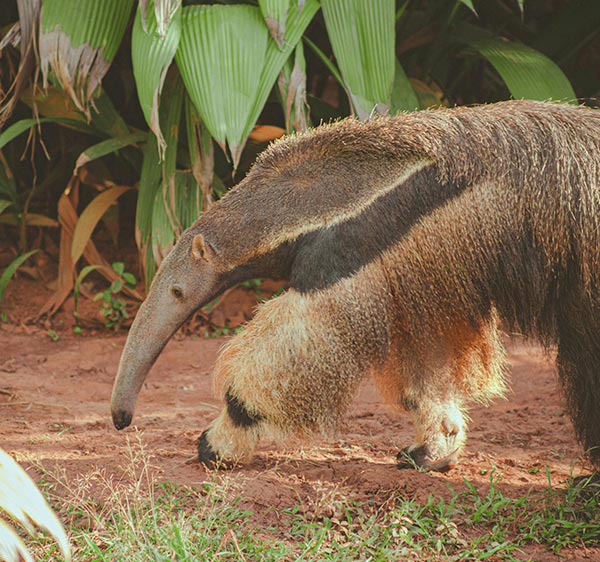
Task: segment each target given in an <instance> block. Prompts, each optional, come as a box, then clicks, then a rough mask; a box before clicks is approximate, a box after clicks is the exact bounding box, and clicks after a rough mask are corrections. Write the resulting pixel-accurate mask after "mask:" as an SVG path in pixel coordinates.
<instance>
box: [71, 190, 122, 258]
mask: <svg viewBox="0 0 600 562" xmlns="http://www.w3.org/2000/svg"><path fill="white" fill-rule="evenodd" d="M130 189H131V187H130V186H128V185H115V186H114V187H111V188H110V189H107V190H106V191H104V192H103V193H101V194H100V195H98V196H96V197H95V198H94V200H93V201H91V202H90V204H89V205H88V206H87V207H86V208H85V209H84V211H83V213H81V216H80V217H79V220H78V221H77V224H76V225H75V230H74V231H73V242H72V244H71V260H72V262H73V264H76V263H77V261H78V260H79V258H80V257H81V256H82V255H83V251H84V249H85V247H86V246H87V245H88V244H89V242H90V239H91V237H92V233H93V232H94V228H96V225H97V224H98V222H99V221H100V219H101V218H102V216H103V215H104V213H106V211H107V210H108V208H109V207H110V206H111V205H112V204H113V203H114V202H115V201H116V200H117V199H118V198H119V197H120V196H121V195H123V193H125V192H126V191H129V190H130Z"/></svg>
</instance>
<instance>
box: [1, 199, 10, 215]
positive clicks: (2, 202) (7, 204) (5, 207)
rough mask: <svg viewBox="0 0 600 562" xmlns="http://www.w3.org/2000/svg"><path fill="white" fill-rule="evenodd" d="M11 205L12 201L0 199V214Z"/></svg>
mask: <svg viewBox="0 0 600 562" xmlns="http://www.w3.org/2000/svg"><path fill="white" fill-rule="evenodd" d="M11 205H12V201H6V200H5V199H0V215H1V214H2V213H3V212H4V211H6V209H8V208H9V207H10V206H11Z"/></svg>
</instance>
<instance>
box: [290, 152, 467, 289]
mask: <svg viewBox="0 0 600 562" xmlns="http://www.w3.org/2000/svg"><path fill="white" fill-rule="evenodd" d="M463 187H464V186H458V185H455V184H451V183H444V184H442V183H440V182H439V180H438V174H437V170H436V167H435V165H434V164H431V165H428V166H426V167H424V168H421V169H420V170H418V171H416V172H415V173H414V174H412V175H411V176H410V177H409V178H408V179H407V180H405V181H404V182H402V183H401V184H399V185H398V186H397V187H396V188H395V189H393V190H391V191H389V192H388V193H387V194H385V195H384V196H382V197H380V198H378V199H376V200H375V201H374V202H373V203H372V204H371V205H369V206H368V207H366V208H365V209H364V210H363V212H362V213H360V214H359V215H357V216H355V217H352V218H350V219H348V220H345V221H343V222H340V223H337V224H335V225H331V226H329V227H326V228H323V229H321V230H317V231H315V232H310V233H307V234H305V235H303V236H301V237H300V238H299V239H298V240H297V241H296V244H297V246H296V252H295V253H296V258H295V260H294V264H293V268H292V276H291V286H292V287H293V288H294V289H296V290H298V291H300V292H304V293H306V292H310V291H314V290H318V289H324V288H326V287H329V286H330V285H333V284H334V283H336V282H337V281H339V280H341V279H343V278H345V277H349V276H351V275H353V274H354V273H356V272H357V271H358V270H359V269H360V268H361V267H363V266H365V265H367V264H368V263H370V262H371V261H373V260H374V259H375V258H376V257H377V256H379V255H381V254H382V253H383V252H384V251H385V250H387V249H388V248H390V247H391V246H393V245H394V244H395V243H397V242H398V241H399V240H400V239H401V238H402V237H403V236H404V235H405V234H406V233H407V232H408V230H409V229H410V228H411V227H412V226H413V225H414V224H415V223H416V222H417V221H418V220H419V219H420V218H421V217H423V216H424V215H427V214H428V213H430V212H432V211H433V210H434V209H436V208H437V207H440V206H442V205H444V204H445V203H446V202H448V200H450V199H452V198H454V197H456V196H458V195H460V193H461V192H462V188H463Z"/></svg>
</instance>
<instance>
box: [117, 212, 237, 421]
mask: <svg viewBox="0 0 600 562" xmlns="http://www.w3.org/2000/svg"><path fill="white" fill-rule="evenodd" d="M229 269H230V268H229V265H228V263H227V262H226V260H225V259H224V258H223V257H222V256H221V255H220V253H219V250H218V248H217V247H216V246H215V245H214V244H213V243H212V242H211V240H210V237H209V235H207V234H204V233H203V232H202V221H198V223H196V225H194V227H192V228H191V229H189V230H187V231H186V232H185V233H184V234H183V236H182V237H181V239H180V240H179V242H178V243H177V244H176V246H175V247H174V248H173V250H172V251H171V253H170V254H169V255H168V256H167V258H166V259H165V260H164V262H163V263H162V265H161V267H160V269H159V271H158V273H157V275H156V277H155V279H154V281H153V282H152V286H151V288H150V291H149V293H148V297H147V298H146V300H145V301H144V303H143V304H142V306H141V307H140V309H139V311H138V313H137V315H136V317H135V320H134V322H133V325H132V326H131V329H130V331H129V336H128V338H127V343H126V344H125V349H124V350H123V354H122V356H121V361H120V363H119V370H118V372H117V378H116V380H115V384H114V388H113V393H112V404H111V410H112V418H113V422H114V424H115V427H116V428H117V429H123V428H124V427H127V426H128V425H129V424H130V423H131V419H132V417H133V411H134V406H135V400H136V397H137V394H138V392H139V391H140V388H141V386H142V384H143V382H144V379H145V378H146V375H147V373H148V371H149V370H150V368H151V367H152V365H153V364H154V362H155V361H156V359H157V357H158V355H159V354H160V352H161V351H162V349H163V348H164V346H165V345H166V344H167V342H168V341H169V339H170V338H171V336H172V335H173V334H174V333H175V332H176V331H177V329H178V328H179V327H180V326H181V325H182V324H183V323H184V322H185V321H186V319H187V318H189V317H190V316H191V315H192V314H193V313H194V312H195V311H196V310H198V309H199V308H201V307H202V306H204V305H205V304H207V303H208V302H210V301H211V300H212V299H213V298H214V297H215V296H216V295H218V294H219V293H220V292H221V291H222V290H223V288H224V284H225V283H227V279H228V276H227V271H228V270H229Z"/></svg>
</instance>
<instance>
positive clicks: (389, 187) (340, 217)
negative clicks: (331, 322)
mask: <svg viewBox="0 0 600 562" xmlns="http://www.w3.org/2000/svg"><path fill="white" fill-rule="evenodd" d="M431 164H432V162H431V161H430V160H420V161H418V162H414V163H412V165H410V166H408V167H407V168H405V169H404V170H403V171H402V173H401V174H400V175H399V176H398V177H396V178H393V179H392V180H391V181H390V182H389V183H385V184H383V185H381V186H379V188H378V189H374V190H373V191H372V192H371V193H369V196H368V197H366V198H365V199H363V200H360V201H356V202H354V204H353V205H352V206H350V207H348V208H345V209H341V210H340V209H335V211H337V212H336V213H333V212H332V210H329V212H328V210H327V209H323V214H321V215H318V216H314V217H311V218H310V219H308V221H307V222H304V223H302V224H297V225H290V226H289V227H288V228H285V229H283V230H282V231H281V232H278V233H276V234H275V235H274V236H272V237H269V239H268V240H264V242H263V243H262V244H261V245H260V246H259V247H258V248H257V249H256V252H257V253H259V254H266V253H268V252H270V251H272V250H274V249H275V248H277V247H278V246H280V245H281V244H283V243H284V242H289V241H291V240H295V239H296V238H299V237H300V236H302V235H303V234H308V233H309V232H315V231H317V230H321V229H322V228H327V227H330V226H335V225H336V224H340V223H342V222H345V221H347V220H350V219H353V218H355V217H357V216H358V215H360V214H362V213H363V212H365V211H366V210H367V209H368V208H369V207H370V206H371V205H373V203H375V202H376V201H377V200H379V199H380V198H381V197H384V196H385V195H387V194H388V193H390V192H391V191H393V190H394V189H399V188H401V187H402V184H404V183H405V182H406V181H407V180H409V179H410V178H411V177H412V176H414V175H415V174H416V173H418V172H420V171H421V170H422V169H423V168H425V167H427V166H429V165H431Z"/></svg>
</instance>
